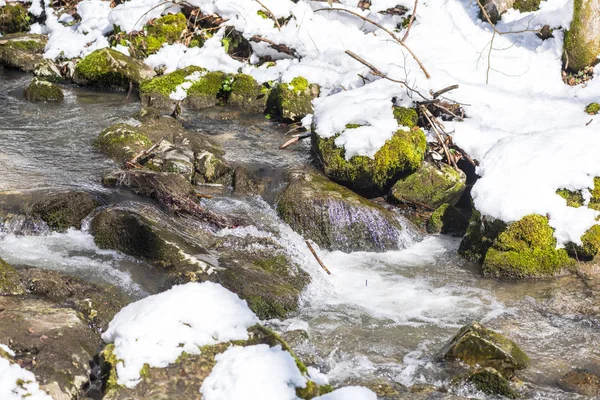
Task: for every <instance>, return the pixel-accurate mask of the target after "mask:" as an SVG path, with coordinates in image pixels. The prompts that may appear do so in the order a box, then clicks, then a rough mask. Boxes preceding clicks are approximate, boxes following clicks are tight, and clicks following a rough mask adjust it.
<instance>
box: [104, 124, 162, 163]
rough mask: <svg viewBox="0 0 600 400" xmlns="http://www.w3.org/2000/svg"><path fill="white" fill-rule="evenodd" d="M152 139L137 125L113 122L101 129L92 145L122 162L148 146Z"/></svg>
mask: <svg viewBox="0 0 600 400" xmlns="http://www.w3.org/2000/svg"><path fill="white" fill-rule="evenodd" d="M151 145H152V141H151V140H150V139H149V138H148V136H146V135H145V134H144V133H143V132H142V131H141V130H140V129H139V128H138V127H135V126H131V125H128V124H123V123H119V124H115V125H112V126H109V127H108V128H106V129H105V130H103V131H102V132H101V133H100V135H99V136H98V138H96V140H95V141H94V146H96V148H98V150H100V151H101V152H102V153H104V154H106V155H107V156H109V157H110V158H112V159H113V160H115V161H117V162H121V163H124V162H126V161H129V160H131V159H132V158H133V157H134V156H135V155H136V154H138V153H140V152H141V151H143V150H145V149H147V148H149V147H150V146H151Z"/></svg>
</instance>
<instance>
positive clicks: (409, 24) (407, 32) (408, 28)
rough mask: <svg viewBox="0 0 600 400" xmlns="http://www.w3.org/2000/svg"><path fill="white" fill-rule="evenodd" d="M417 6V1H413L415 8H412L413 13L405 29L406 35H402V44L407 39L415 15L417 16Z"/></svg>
mask: <svg viewBox="0 0 600 400" xmlns="http://www.w3.org/2000/svg"><path fill="white" fill-rule="evenodd" d="M417 4H419V0H415V6H414V7H413V12H412V14H411V15H410V20H409V21H408V26H407V27H406V33H404V36H402V42H404V41H405V40H406V38H407V37H408V34H409V33H410V28H412V24H413V22H415V15H417Z"/></svg>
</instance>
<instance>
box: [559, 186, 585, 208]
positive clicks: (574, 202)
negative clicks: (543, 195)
mask: <svg viewBox="0 0 600 400" xmlns="http://www.w3.org/2000/svg"><path fill="white" fill-rule="evenodd" d="M556 194H557V195H559V196H560V197H562V198H563V199H565V200H566V201H567V205H568V206H569V207H575V208H579V207H581V206H583V203H584V199H583V194H582V193H581V191H579V190H578V191H571V190H568V189H557V190H556Z"/></svg>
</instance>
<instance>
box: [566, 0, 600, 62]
mask: <svg viewBox="0 0 600 400" xmlns="http://www.w3.org/2000/svg"><path fill="white" fill-rule="evenodd" d="M599 26H600V0H575V1H574V11H573V20H572V22H571V26H570V28H569V31H568V32H566V35H565V44H564V50H565V64H566V65H567V67H568V69H569V70H571V71H574V72H577V71H580V70H582V69H584V68H586V67H589V66H591V65H594V64H595V63H596V62H597V58H598V55H600V29H599V28H598V27H599Z"/></svg>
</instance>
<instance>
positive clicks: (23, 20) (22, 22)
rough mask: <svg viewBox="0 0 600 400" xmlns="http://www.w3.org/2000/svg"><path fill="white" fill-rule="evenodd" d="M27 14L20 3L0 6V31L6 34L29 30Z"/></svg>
mask: <svg viewBox="0 0 600 400" xmlns="http://www.w3.org/2000/svg"><path fill="white" fill-rule="evenodd" d="M29 21H30V18H29V15H27V9H26V8H25V7H23V5H22V4H19V3H16V4H7V5H5V6H3V7H0V33H1V34H3V35H8V34H10V33H19V32H27V31H29Z"/></svg>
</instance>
